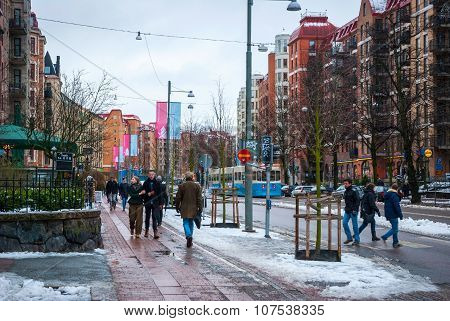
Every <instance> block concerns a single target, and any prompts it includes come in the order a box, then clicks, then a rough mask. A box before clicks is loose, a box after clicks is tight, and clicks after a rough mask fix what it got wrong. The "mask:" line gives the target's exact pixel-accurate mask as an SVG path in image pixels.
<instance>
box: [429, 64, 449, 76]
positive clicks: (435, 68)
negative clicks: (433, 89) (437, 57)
mask: <svg viewBox="0 0 450 321" xmlns="http://www.w3.org/2000/svg"><path fill="white" fill-rule="evenodd" d="M430 67H431V68H430V71H431V75H432V76H434V77H450V64H446V63H437V64H431V66H430Z"/></svg>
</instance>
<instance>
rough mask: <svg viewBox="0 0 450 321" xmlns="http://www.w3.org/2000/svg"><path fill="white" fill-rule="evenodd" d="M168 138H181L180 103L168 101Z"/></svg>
mask: <svg viewBox="0 0 450 321" xmlns="http://www.w3.org/2000/svg"><path fill="white" fill-rule="evenodd" d="M170 139H181V103H178V102H173V103H170Z"/></svg>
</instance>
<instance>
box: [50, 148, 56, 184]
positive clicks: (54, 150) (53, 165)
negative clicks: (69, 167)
mask: <svg viewBox="0 0 450 321" xmlns="http://www.w3.org/2000/svg"><path fill="white" fill-rule="evenodd" d="M50 150H51V152H52V182H51V186H50V187H51V188H50V189H52V188H53V184H54V182H53V180H54V178H55V154H56V151H57V148H56V147H55V146H53V147H52V148H51V149H50Z"/></svg>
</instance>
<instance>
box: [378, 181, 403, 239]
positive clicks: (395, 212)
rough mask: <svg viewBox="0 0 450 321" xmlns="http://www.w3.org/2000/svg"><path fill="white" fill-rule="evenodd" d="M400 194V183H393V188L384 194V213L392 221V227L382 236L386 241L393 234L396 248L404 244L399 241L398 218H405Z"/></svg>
mask: <svg viewBox="0 0 450 321" xmlns="http://www.w3.org/2000/svg"><path fill="white" fill-rule="evenodd" d="M400 199H401V198H400V195H399V194H398V185H397V184H393V185H392V186H391V189H390V190H388V191H387V193H386V194H385V195H384V215H385V216H386V219H387V220H388V221H389V222H390V223H391V229H390V230H389V231H387V232H386V234H384V235H383V236H382V237H381V238H382V239H383V241H386V240H387V239H388V238H389V237H390V236H392V239H393V243H392V246H393V247H394V248H397V247H400V246H402V245H401V244H400V243H399V242H398V219H401V220H403V213H402V209H401V208H400Z"/></svg>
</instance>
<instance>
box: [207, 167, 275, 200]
mask: <svg viewBox="0 0 450 321" xmlns="http://www.w3.org/2000/svg"><path fill="white" fill-rule="evenodd" d="M221 175H222V169H220V168H215V169H211V170H210V171H209V186H210V187H211V188H220V187H221ZM225 184H226V185H227V187H234V188H237V191H238V196H245V167H244V166H236V167H226V168H225ZM266 185H267V183H266V171H265V170H264V169H260V168H253V182H252V191H253V197H266ZM270 196H271V197H278V196H282V193H281V170H280V168H279V167H273V168H272V170H271V172H270Z"/></svg>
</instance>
